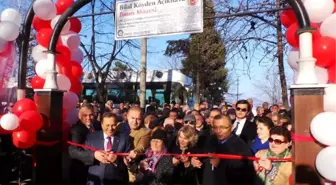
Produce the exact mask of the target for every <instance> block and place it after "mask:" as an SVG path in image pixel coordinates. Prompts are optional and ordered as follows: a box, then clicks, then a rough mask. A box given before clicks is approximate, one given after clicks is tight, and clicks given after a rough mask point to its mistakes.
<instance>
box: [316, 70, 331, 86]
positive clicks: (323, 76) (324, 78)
mask: <svg viewBox="0 0 336 185" xmlns="http://www.w3.org/2000/svg"><path fill="white" fill-rule="evenodd" d="M315 74H316V77H317V82H318V83H319V84H327V83H328V70H327V69H325V68H322V67H317V66H316V67H315Z"/></svg>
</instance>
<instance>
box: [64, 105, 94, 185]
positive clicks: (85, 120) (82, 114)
mask: <svg viewBox="0 0 336 185" xmlns="http://www.w3.org/2000/svg"><path fill="white" fill-rule="evenodd" d="M78 118H79V121H78V122H77V123H76V124H74V125H73V126H72V128H71V130H70V134H71V137H70V138H71V141H72V142H74V143H78V144H84V142H85V139H86V136H87V135H88V134H89V133H90V132H94V131H98V130H101V126H100V124H99V123H97V122H95V119H94V118H95V115H94V108H93V106H92V105H90V104H85V105H83V106H81V107H80V109H79V112H78ZM69 154H70V157H71V158H72V162H71V166H70V181H71V184H76V185H85V184H86V177H87V167H86V166H85V165H84V163H85V162H86V161H85V159H86V158H87V156H88V155H90V154H89V153H88V152H87V151H86V150H84V149H82V148H80V147H76V146H72V145H71V146H70V147H69ZM83 162H84V163H83Z"/></svg>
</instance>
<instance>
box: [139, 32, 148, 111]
mask: <svg viewBox="0 0 336 185" xmlns="http://www.w3.org/2000/svg"><path fill="white" fill-rule="evenodd" d="M146 68H147V38H142V39H141V71H140V107H141V108H142V109H143V110H145V108H146V70H147V69H146Z"/></svg>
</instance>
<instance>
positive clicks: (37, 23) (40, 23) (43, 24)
mask: <svg viewBox="0 0 336 185" xmlns="http://www.w3.org/2000/svg"><path fill="white" fill-rule="evenodd" d="M50 22H51V20H48V21H45V20H42V19H40V18H39V17H37V16H35V17H34V19H33V28H34V29H35V30H36V31H37V32H38V31H40V30H42V29H43V28H47V29H48V28H49V29H51V26H50Z"/></svg>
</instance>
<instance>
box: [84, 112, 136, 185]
mask: <svg viewBox="0 0 336 185" xmlns="http://www.w3.org/2000/svg"><path fill="white" fill-rule="evenodd" d="M101 125H102V131H97V132H93V133H90V134H89V135H88V136H87V138H86V141H85V145H87V146H91V147H94V148H97V149H98V150H99V151H88V152H89V153H90V155H88V156H87V159H86V160H87V161H88V165H90V167H89V170H88V182H87V184H88V185H127V184H128V171H127V166H126V164H127V162H126V160H125V159H124V158H123V157H122V156H116V155H114V154H113V153H124V152H130V151H131V149H132V147H131V146H132V144H131V142H130V139H129V136H128V135H125V134H121V133H118V132H116V128H117V116H116V115H115V114H113V113H110V112H107V113H104V115H103V117H102V124H101Z"/></svg>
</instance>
